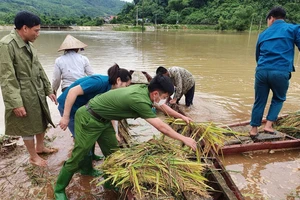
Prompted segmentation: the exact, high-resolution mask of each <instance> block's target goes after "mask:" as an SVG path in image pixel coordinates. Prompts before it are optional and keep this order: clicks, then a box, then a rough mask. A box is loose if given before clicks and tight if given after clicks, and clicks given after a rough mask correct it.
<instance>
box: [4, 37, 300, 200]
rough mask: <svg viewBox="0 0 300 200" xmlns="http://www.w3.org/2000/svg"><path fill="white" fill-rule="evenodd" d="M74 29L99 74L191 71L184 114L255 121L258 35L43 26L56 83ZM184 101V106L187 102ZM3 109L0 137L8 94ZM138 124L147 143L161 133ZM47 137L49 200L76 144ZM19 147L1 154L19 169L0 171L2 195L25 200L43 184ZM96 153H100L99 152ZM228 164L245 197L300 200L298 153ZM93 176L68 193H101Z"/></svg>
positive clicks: (293, 96) (292, 105) (291, 95)
mask: <svg viewBox="0 0 300 200" xmlns="http://www.w3.org/2000/svg"><path fill="white" fill-rule="evenodd" d="M7 33H9V32H8V31H0V37H2V36H4V35H6V34H7ZM68 33H71V34H72V35H74V36H75V37H77V38H78V39H80V40H81V41H83V42H84V43H86V44H88V47H87V48H86V49H85V51H83V52H81V53H82V54H83V55H86V56H87V57H88V58H89V59H90V63H91V65H92V66H93V68H94V69H95V72H96V73H101V74H105V73H106V71H107V69H108V68H109V67H110V66H112V65H113V64H114V63H115V62H116V63H118V64H119V65H120V66H121V67H124V68H128V69H133V70H145V71H147V72H148V73H149V74H150V75H152V76H153V75H154V73H155V70H156V68H157V67H158V66H160V65H162V66H165V67H171V66H182V67H185V68H187V69H188V70H189V71H191V72H192V73H193V75H194V77H195V79H196V93H195V100H194V105H193V107H192V108H191V109H184V111H185V112H186V113H187V114H188V115H189V116H191V117H192V118H193V119H194V120H195V121H197V122H202V121H214V122H216V123H222V124H228V123H232V122H238V121H245V120H249V119H250V114H251V107H252V103H253V96H254V91H253V83H254V70H255V59H254V52H255V43H256V39H257V35H258V34H257V32H256V33H251V34H249V33H216V32H213V31H209V32H207V31H206V32H203V31H202V32H187V31H180V32H174V31H164V32H145V33H144V34H142V33H133V32H108V31H107V32H105V31H76V32H75V31H73V32H72V31H71V32H65V31H41V35H40V37H39V38H38V39H37V41H36V42H35V43H34V45H35V47H36V48H37V50H38V55H39V59H40V61H41V63H42V64H43V66H44V68H45V71H46V73H47V74H48V77H49V79H50V80H51V79H52V72H53V66H54V61H55V59H56V58H57V57H58V56H59V55H61V53H60V52H57V49H58V47H59V46H60V44H61V42H62V41H63V40H64V38H65V36H66V34H68ZM295 55H296V57H295V67H296V72H295V73H293V77H292V79H291V83H290V88H289V91H288V96H287V101H286V102H285V104H284V106H283V109H282V112H281V114H285V113H288V112H294V111H296V110H299V103H298V102H299V98H300V93H299V91H300V74H299V72H298V69H299V53H298V52H295ZM1 95H2V94H0V96H1ZM48 103H49V106H50V109H51V115H52V118H53V120H54V123H58V122H59V119H60V116H59V113H58V111H57V108H56V106H55V105H54V104H53V103H52V102H50V101H49V102H48ZM181 103H184V99H183V100H181ZM0 111H1V113H2V115H0V134H2V133H3V132H4V119H3V117H4V105H3V101H2V96H1V97H0ZM137 124H139V129H138V130H136V131H137V132H138V134H140V135H142V137H141V138H142V139H141V141H144V140H146V139H147V138H148V137H149V134H152V133H154V132H155V130H153V129H152V128H151V129H149V128H148V127H147V124H144V123H143V122H138V123H137ZM149 130H151V131H150V133H149ZM49 135H50V136H51V135H53V137H54V138H55V140H54V141H53V142H51V145H52V146H54V147H58V148H59V149H60V150H59V152H58V153H56V154H54V155H50V156H47V159H48V162H49V171H48V172H47V173H48V175H49V177H51V178H52V179H51V181H50V184H49V185H48V187H46V189H45V190H46V191H47V194H48V193H49V194H48V197H49V198H51V195H53V191H52V186H53V184H54V181H55V180H56V176H57V174H58V172H59V170H60V168H61V165H62V163H63V161H64V160H66V159H67V158H68V156H69V152H70V151H71V149H72V144H73V143H72V140H71V138H70V137H69V133H68V132H63V131H61V130H59V128H57V129H53V130H51V133H49ZM146 136H148V137H146ZM18 149H19V150H20V151H21V152H20V157H17V159H16V157H15V156H12V158H7V157H5V159H4V158H3V157H1V161H0V167H1V169H0V170H2V171H0V173H1V174H2V173H4V172H7V170H6V171H5V169H6V168H8V166H9V165H10V164H11V163H15V165H14V166H13V168H12V170H13V172H15V171H16V173H15V174H14V175H13V176H9V177H8V176H4V175H3V176H0V177H1V178H0V192H1V193H2V194H1V199H22V197H25V196H26V195H29V196H30V194H31V193H37V191H39V190H40V189H41V188H40V187H37V186H35V185H34V184H32V183H31V181H30V178H29V177H30V176H29V175H28V173H26V171H25V169H27V168H28V167H29V165H28V160H27V158H28V155H27V153H26V151H24V149H23V147H22V146H19V147H18ZM98 151H99V153H100V150H99V149H98ZM14 159H15V160H14ZM224 164H225V165H226V168H227V169H228V170H230V171H233V172H231V175H232V177H233V179H234V180H235V182H236V184H237V185H238V187H239V188H240V189H241V191H242V193H243V194H244V196H245V198H246V199H274V200H277V199H293V198H294V199H297V198H298V199H300V198H299V187H300V173H299V171H300V170H299V168H300V166H299V165H300V164H299V151H297V150H296V151H291V152H289V151H284V152H275V153H273V154H269V153H266V152H264V153H259V154H256V153H255V154H253V155H245V154H242V155H235V156H226V157H225V160H224ZM8 169H10V168H8ZM3 170H4V171H3ZM47 177H48V176H47ZM89 180H91V179H90V177H82V176H79V175H76V176H75V178H73V180H72V182H71V184H70V186H69V187H68V188H67V194H68V195H69V197H70V198H71V199H78V198H80V197H82V198H83V199H84V198H87V199H89V198H90V199H93V198H96V197H97V195H96V196H94V194H98V193H99V192H101V188H100V189H99V188H98V187H94V186H92V187H91V186H90V184H89ZM281 180H285V181H281ZM278 185H280V186H278ZM91 190H92V193H91V192H90V191H91ZM297 191H298V192H297ZM16 194H18V195H16ZM14 195H15V196H14ZM84 195H87V196H84ZM297 195H298V196H297ZM11 197H13V198H11ZM17 197H18V198H17ZM23 199H24V198H23ZM25 199H26V198H25Z"/></svg>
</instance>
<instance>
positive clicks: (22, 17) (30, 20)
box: [15, 11, 41, 30]
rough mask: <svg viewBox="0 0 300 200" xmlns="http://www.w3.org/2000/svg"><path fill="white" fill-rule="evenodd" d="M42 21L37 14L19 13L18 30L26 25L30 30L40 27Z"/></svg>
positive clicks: (16, 22) (17, 18)
mask: <svg viewBox="0 0 300 200" xmlns="http://www.w3.org/2000/svg"><path fill="white" fill-rule="evenodd" d="M40 24H41V19H40V18H39V17H38V16H36V15H35V14H33V13H31V12H28V11H21V12H18V13H17V15H16V17H15V26H16V29H18V30H20V29H21V28H22V27H23V26H24V25H25V26H27V27H28V28H32V27H34V26H37V25H40Z"/></svg>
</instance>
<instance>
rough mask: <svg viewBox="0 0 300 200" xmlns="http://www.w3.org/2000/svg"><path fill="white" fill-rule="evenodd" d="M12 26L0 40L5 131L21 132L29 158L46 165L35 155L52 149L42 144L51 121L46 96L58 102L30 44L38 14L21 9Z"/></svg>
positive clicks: (37, 25)
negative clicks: (12, 28)
mask: <svg viewBox="0 0 300 200" xmlns="http://www.w3.org/2000/svg"><path fill="white" fill-rule="evenodd" d="M15 26H16V28H15V30H12V31H11V33H10V34H9V35H7V36H4V37H3V38H2V39H1V41H0V52H1V53H0V70H1V71H0V72H1V73H0V81H1V91H2V96H3V101H4V105H5V134H6V135H19V136H22V137H23V140H24V143H25V146H26V148H27V150H28V152H29V154H30V159H29V161H30V162H31V163H32V164H34V165H38V166H46V165H47V161H46V160H44V159H43V158H41V157H40V156H39V155H38V154H39V153H51V151H53V149H49V148H47V147H45V146H44V135H45V131H46V128H47V126H48V124H49V123H51V124H52V125H53V122H52V120H51V116H50V112H49V108H48V104H47V101H46V96H48V97H49V98H50V99H51V100H52V101H54V102H55V103H57V102H56V98H55V95H54V94H53V92H52V89H51V84H50V82H49V80H48V78H47V75H46V73H45V71H44V69H43V67H42V65H41V64H40V62H39V60H38V58H37V52H36V50H35V49H34V48H33V45H32V42H34V41H35V39H36V38H37V37H38V36H39V31H40V18H39V17H38V16H36V15H34V14H32V13H29V12H26V11H22V12H19V13H18V14H17V15H16V17H15ZM53 126H54V125H53ZM34 135H35V137H36V145H35V142H34Z"/></svg>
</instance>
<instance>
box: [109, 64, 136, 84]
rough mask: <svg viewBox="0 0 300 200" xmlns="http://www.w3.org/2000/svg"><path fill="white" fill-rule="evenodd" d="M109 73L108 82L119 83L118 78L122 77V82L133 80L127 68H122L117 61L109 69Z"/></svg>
mask: <svg viewBox="0 0 300 200" xmlns="http://www.w3.org/2000/svg"><path fill="white" fill-rule="evenodd" d="M107 74H108V77H109V80H108V82H109V83H110V84H111V85H114V84H116V83H117V79H118V78H119V77H120V79H121V81H122V82H127V81H129V80H131V79H132V78H131V74H130V72H129V71H128V70H127V69H124V68H120V67H119V65H118V64H117V63H115V64H114V65H113V66H112V67H110V68H109V69H108V70H107Z"/></svg>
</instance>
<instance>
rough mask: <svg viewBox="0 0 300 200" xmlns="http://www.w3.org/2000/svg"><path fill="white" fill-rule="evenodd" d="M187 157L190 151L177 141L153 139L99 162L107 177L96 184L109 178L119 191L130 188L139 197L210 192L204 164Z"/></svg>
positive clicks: (205, 195) (204, 195)
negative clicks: (168, 141) (174, 142)
mask: <svg viewBox="0 0 300 200" xmlns="http://www.w3.org/2000/svg"><path fill="white" fill-rule="evenodd" d="M188 158H189V151H185V150H183V149H182V148H180V147H179V146H178V145H176V144H171V143H167V142H165V141H162V140H154V139H152V140H149V141H148V142H145V143H141V144H138V145H133V146H131V147H130V148H124V149H120V150H119V151H117V152H115V153H113V154H112V155H110V156H109V157H107V158H106V159H105V161H104V162H103V164H102V165H100V166H98V167H99V168H100V169H101V170H102V171H103V172H104V173H105V175H106V176H105V177H107V178H106V179H105V180H104V181H101V182H100V183H99V184H98V185H100V184H104V183H105V182H106V181H110V182H111V184H112V185H114V186H115V187H117V188H118V189H119V190H120V192H121V193H124V192H125V191H126V190H127V189H128V188H130V189H131V191H132V192H133V193H134V194H135V195H138V196H139V197H146V196H148V197H149V196H152V197H153V195H155V196H156V197H159V196H166V195H172V196H174V197H180V196H182V195H183V192H191V193H194V194H197V195H199V196H201V197H207V196H209V195H208V192H207V190H208V189H211V188H210V187H209V186H207V185H206V184H205V182H206V181H207V180H206V178H205V177H204V175H203V174H204V171H205V169H206V168H205V166H206V164H203V163H201V162H196V161H191V160H189V159H188Z"/></svg>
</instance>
